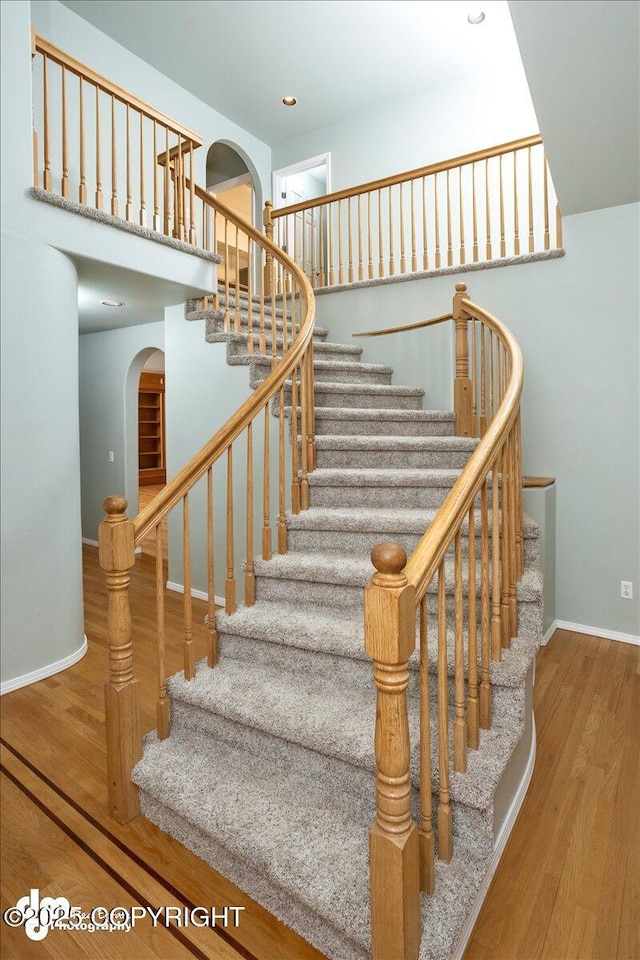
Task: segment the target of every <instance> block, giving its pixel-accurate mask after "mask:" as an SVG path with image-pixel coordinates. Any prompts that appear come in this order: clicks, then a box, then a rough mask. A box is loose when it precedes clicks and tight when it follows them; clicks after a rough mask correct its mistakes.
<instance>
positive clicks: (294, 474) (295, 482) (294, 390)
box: [291, 368, 300, 514]
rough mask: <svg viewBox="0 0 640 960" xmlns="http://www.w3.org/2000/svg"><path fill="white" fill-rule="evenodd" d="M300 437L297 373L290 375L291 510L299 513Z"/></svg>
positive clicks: (295, 371) (295, 370) (294, 371)
mask: <svg viewBox="0 0 640 960" xmlns="http://www.w3.org/2000/svg"><path fill="white" fill-rule="evenodd" d="M299 450H300V437H299V435H298V373H297V368H295V369H294V370H293V372H292V374H291V510H292V511H293V513H295V514H298V513H300V461H299Z"/></svg>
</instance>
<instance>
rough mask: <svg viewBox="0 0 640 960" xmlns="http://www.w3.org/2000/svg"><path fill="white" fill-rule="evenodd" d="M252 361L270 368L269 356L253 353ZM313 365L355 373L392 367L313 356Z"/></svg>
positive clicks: (381, 370) (386, 372) (385, 371)
mask: <svg viewBox="0 0 640 960" xmlns="http://www.w3.org/2000/svg"><path fill="white" fill-rule="evenodd" d="M253 362H254V363H255V365H256V366H259V367H265V368H266V369H269V370H270V369H271V357H269V356H264V357H263V356H260V355H259V354H258V355H254V357H253ZM313 367H314V370H317V371H318V372H320V371H322V370H335V371H345V372H348V371H352V372H353V373H355V374H356V375H358V374H361V373H380V374H383V373H384V374H389V375H390V374H392V373H393V367H386V366H385V365H384V364H382V363H362V362H361V361H360V360H351V361H350V360H331V359H322V360H320V359H316V358H314V361H313ZM358 385H359V384H358ZM317 386H319V384H317ZM343 386H351V384H343Z"/></svg>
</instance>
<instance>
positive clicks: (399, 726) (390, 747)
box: [364, 543, 420, 960]
mask: <svg viewBox="0 0 640 960" xmlns="http://www.w3.org/2000/svg"><path fill="white" fill-rule="evenodd" d="M371 561H372V563H373V565H374V567H375V568H376V571H377V572H376V573H374V575H373V577H372V579H371V582H370V583H369V585H368V586H367V587H365V591H364V619H365V647H366V651H367V653H368V654H369V656H370V657H372V658H373V662H374V680H375V684H376V687H377V706H376V732H375V754H376V806H377V811H376V819H375V821H374V824H373V826H372V827H371V830H370V832H369V853H370V871H371V872H370V886H371V940H372V955H373V960H415V958H417V956H418V950H419V946H420V869H419V850H418V829H417V827H416V824H415V823H414V822H413V820H412V819H411V775H410V744H409V721H408V715H407V687H408V685H409V670H408V661H409V657H410V656H411V654H412V652H413V649H414V647H415V617H416V604H415V589H414V587H413V585H412V584H410V583H409V581H408V580H407V578H406V576H405V574H404V572H403V569H404V566H405V564H406V562H407V555H406V553H405V552H404V550H403V549H402V547H400V546H398V544H395V543H380V544H378V546H377V547H375V548H374V550H373V552H372V554H371Z"/></svg>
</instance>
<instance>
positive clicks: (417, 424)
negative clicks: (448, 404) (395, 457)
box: [287, 405, 456, 437]
mask: <svg viewBox="0 0 640 960" xmlns="http://www.w3.org/2000/svg"><path fill="white" fill-rule="evenodd" d="M289 413H290V411H287V415H289ZM455 420H456V418H455V414H454V413H451V412H450V411H448V410H420V409H417V410H409V409H405V408H402V409H399V408H397V407H395V408H390V407H387V408H384V409H378V410H372V409H371V408H370V407H367V408H356V407H345V406H342V407H339V406H335V407H329V406H327V405H325V406H317V407H316V434H317V435H318V436H321V435H336V434H338V435H344V434H349V435H351V434H354V435H359V436H365V435H366V436H376V435H379V434H384V435H387V436H388V435H393V436H396V437H400V436H416V435H420V436H450V435H452V434H453V432H454V429H455Z"/></svg>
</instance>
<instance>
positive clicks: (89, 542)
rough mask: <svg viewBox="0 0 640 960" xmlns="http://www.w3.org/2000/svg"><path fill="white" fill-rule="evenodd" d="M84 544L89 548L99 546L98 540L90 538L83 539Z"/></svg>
mask: <svg viewBox="0 0 640 960" xmlns="http://www.w3.org/2000/svg"><path fill="white" fill-rule="evenodd" d="M82 542H83V543H86V545H87V546H88V547H97V546H98V541H97V540H89V539H88V537H83V538H82Z"/></svg>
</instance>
